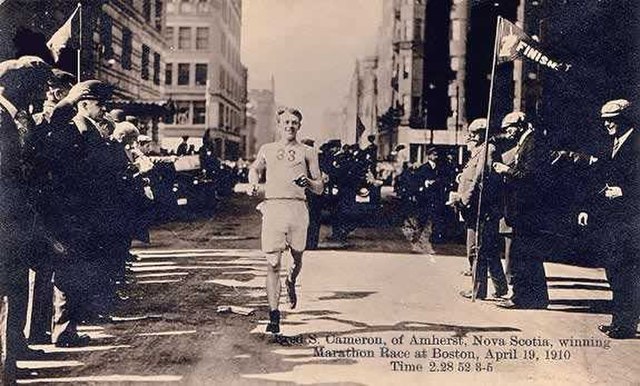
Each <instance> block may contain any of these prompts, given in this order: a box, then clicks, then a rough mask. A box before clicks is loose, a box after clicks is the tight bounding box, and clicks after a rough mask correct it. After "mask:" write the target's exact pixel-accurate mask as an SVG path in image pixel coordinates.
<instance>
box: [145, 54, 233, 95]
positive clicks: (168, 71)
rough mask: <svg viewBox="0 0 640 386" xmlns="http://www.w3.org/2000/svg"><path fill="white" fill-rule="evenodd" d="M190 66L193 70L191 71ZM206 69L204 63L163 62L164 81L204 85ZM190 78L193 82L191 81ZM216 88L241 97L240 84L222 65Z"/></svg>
mask: <svg viewBox="0 0 640 386" xmlns="http://www.w3.org/2000/svg"><path fill="white" fill-rule="evenodd" d="M143 55H144V51H143ZM143 61H144V56H143ZM143 63H144V62H143ZM154 65H155V63H154ZM192 68H193V70H194V72H193V73H192V72H191V70H192ZM154 70H155V67H154ZM208 70H209V66H208V65H207V64H206V63H195V64H192V63H177V64H175V63H167V64H165V74H164V82H165V84H166V85H167V86H173V85H177V86H190V85H196V86H206V84H207V79H208V78H209V73H208ZM175 71H177V74H176V73H175ZM192 78H193V83H192V82H191V79H192ZM174 79H175V81H174ZM218 88H219V90H220V92H223V93H225V94H227V95H229V96H231V97H232V98H233V99H235V100H241V99H242V92H243V88H242V85H241V84H240V83H238V82H236V80H235V79H234V78H233V76H232V75H231V74H229V72H227V71H226V70H225V69H224V68H223V67H221V68H220V78H219V83H218Z"/></svg>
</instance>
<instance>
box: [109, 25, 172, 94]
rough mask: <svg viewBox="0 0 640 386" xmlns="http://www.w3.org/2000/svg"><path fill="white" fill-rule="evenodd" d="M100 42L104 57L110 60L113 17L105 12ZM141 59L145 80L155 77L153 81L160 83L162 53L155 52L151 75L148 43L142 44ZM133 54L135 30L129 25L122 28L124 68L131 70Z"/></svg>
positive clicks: (111, 55) (141, 75)
mask: <svg viewBox="0 0 640 386" xmlns="http://www.w3.org/2000/svg"><path fill="white" fill-rule="evenodd" d="M100 42H101V43H102V58H103V59H104V60H109V59H112V58H113V57H114V52H113V19H112V18H111V17H110V16H109V15H107V14H106V13H103V14H102V16H101V17H100ZM141 52H142V53H141V59H140V77H141V78H142V79H144V80H149V78H150V77H152V78H153V83H154V84H157V85H159V84H160V63H161V57H160V53H158V52H153V67H152V70H153V73H152V75H151V71H150V66H151V65H152V62H151V56H152V52H151V48H150V47H149V46H147V45H146V44H142V48H141ZM132 56H133V32H131V30H130V29H129V28H127V27H123V28H122V52H121V54H120V65H121V66H122V69H123V70H131V69H132V67H133V63H132Z"/></svg>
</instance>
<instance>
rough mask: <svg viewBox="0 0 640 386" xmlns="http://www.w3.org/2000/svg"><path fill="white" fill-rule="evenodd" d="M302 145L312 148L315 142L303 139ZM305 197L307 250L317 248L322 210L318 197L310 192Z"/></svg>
mask: <svg viewBox="0 0 640 386" xmlns="http://www.w3.org/2000/svg"><path fill="white" fill-rule="evenodd" d="M300 142H301V143H302V144H303V145H306V146H309V147H310V148H313V147H314V145H315V141H314V140H313V139H311V138H304V139H303V140H302V141H300ZM305 194H306V196H307V208H308V209H309V227H307V248H306V249H307V250H314V249H317V248H318V241H319V239H320V216H321V210H322V202H321V201H320V196H318V195H316V194H313V193H311V192H305Z"/></svg>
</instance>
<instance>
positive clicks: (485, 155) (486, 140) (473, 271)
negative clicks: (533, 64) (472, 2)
mask: <svg viewBox="0 0 640 386" xmlns="http://www.w3.org/2000/svg"><path fill="white" fill-rule="evenodd" d="M501 27H502V16H500V15H498V20H497V22H496V36H495V39H494V42H493V60H492V64H491V81H490V85H489V107H488V108H487V130H486V131H485V135H484V151H483V154H482V169H481V171H480V190H479V192H478V211H477V216H476V237H475V244H476V245H475V246H476V247H475V258H474V259H473V264H472V266H471V278H472V283H473V287H472V288H473V290H472V291H471V292H472V294H471V301H472V302H475V301H476V297H477V295H478V288H477V284H478V278H477V271H478V260H479V259H480V249H481V248H482V243H481V241H482V238H481V237H480V233H481V229H480V214H481V208H482V191H483V190H484V183H485V181H484V176H485V173H484V171H485V169H486V167H487V159H488V156H489V131H491V105H492V102H493V83H494V79H495V74H496V61H497V59H498V47H499V39H500V35H501V32H502V31H501Z"/></svg>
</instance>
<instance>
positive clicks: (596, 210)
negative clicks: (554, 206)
mask: <svg viewBox="0 0 640 386" xmlns="http://www.w3.org/2000/svg"><path fill="white" fill-rule="evenodd" d="M600 116H601V118H602V120H603V122H604V128H605V130H606V131H607V134H608V135H609V137H610V138H611V142H609V144H608V149H609V151H608V154H607V157H603V159H602V160H600V161H599V162H598V164H596V165H598V168H597V177H598V182H597V186H595V187H594V189H593V191H594V192H595V193H594V194H593V195H592V196H591V198H592V199H591V202H590V203H589V204H591V205H590V206H589V208H590V210H589V211H588V212H587V211H585V212H581V213H580V214H579V216H578V224H579V225H581V226H583V227H587V226H588V227H590V228H594V229H595V231H594V232H593V235H595V238H594V241H593V242H592V249H593V251H592V252H593V253H594V254H595V255H597V256H599V257H600V258H601V259H602V261H601V262H602V263H603V264H602V265H603V266H604V267H605V270H606V274H607V279H608V280H609V285H610V287H611V291H612V293H613V298H612V307H611V313H612V319H611V324H608V325H600V326H599V327H598V329H599V330H600V331H601V332H603V333H604V334H606V335H608V336H609V337H610V338H612V339H630V338H634V337H635V336H636V329H637V327H638V318H639V316H640V232H639V230H638V229H639V228H638V224H640V133H638V130H636V129H635V121H634V119H633V117H632V115H631V103H630V102H629V101H628V100H626V99H616V100H612V101H609V102H607V103H605V104H604V105H603V106H602V109H601V111H600Z"/></svg>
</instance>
